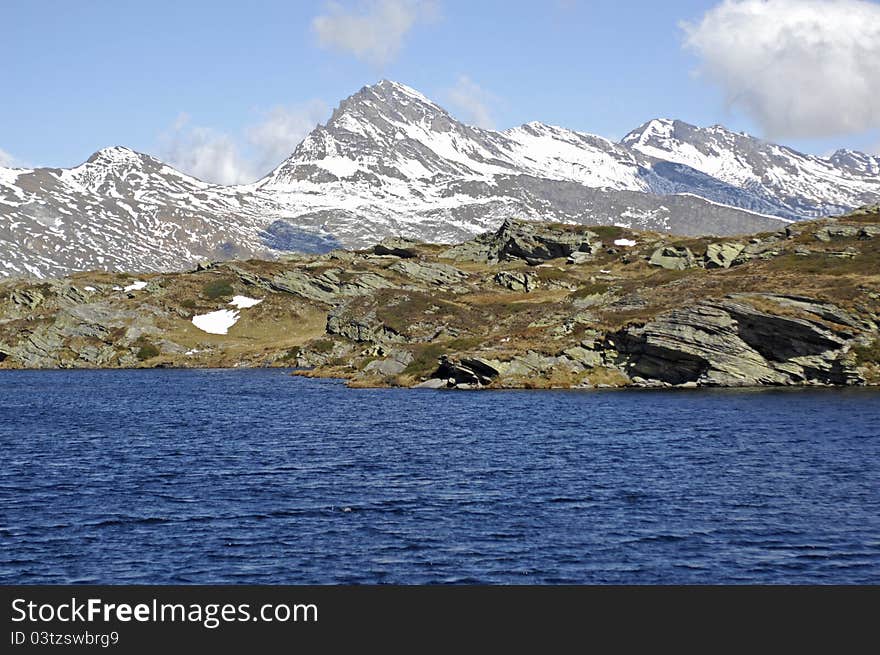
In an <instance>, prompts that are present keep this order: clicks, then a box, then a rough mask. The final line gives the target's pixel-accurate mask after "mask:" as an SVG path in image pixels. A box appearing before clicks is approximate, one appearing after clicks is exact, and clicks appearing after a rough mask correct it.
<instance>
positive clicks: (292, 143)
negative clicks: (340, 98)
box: [246, 100, 328, 174]
mask: <svg viewBox="0 0 880 655" xmlns="http://www.w3.org/2000/svg"><path fill="white" fill-rule="evenodd" d="M327 111H328V110H327V105H325V104H324V103H323V102H321V101H319V100H313V101H311V102H308V103H306V104H304V105H301V106H298V107H275V108H273V109H271V110H270V111H269V112H267V113H266V115H265V118H264V120H263V121H262V122H261V123H259V124H257V125H253V126H251V127H249V128H248V129H247V130H246V136H247V140H248V142H249V143H250V145H251V147H252V150H253V151H254V153H255V156H254V165H255V166H256V168H257V170H258V171H259V174H264V173H267V172H268V171H269V170H271V169H272V168H273V167H275V166H277V165H278V164H280V163H281V162H282V161H283V160H284V159H286V158H287V157H288V156H289V155H290V153H292V152H293V150H294V149H295V148H296V146H297V145H299V142H300V141H302V140H303V139H304V138H305V136H306V135H307V134H308V133H309V132H311V131H312V130H313V129H314V128H315V126H316V125H317V124H318V123H319V122H321V120H322V119H323V118H325V117H326V115H327Z"/></svg>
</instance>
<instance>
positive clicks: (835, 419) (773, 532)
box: [0, 370, 880, 583]
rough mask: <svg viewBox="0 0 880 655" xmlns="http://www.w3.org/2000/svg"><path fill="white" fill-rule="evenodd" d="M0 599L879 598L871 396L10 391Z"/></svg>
mask: <svg viewBox="0 0 880 655" xmlns="http://www.w3.org/2000/svg"><path fill="white" fill-rule="evenodd" d="M0 458H2V460H0V464H2V466H0V582H2V583H41V582H92V583H123V582H133V583H189V582H192V583H208V582H217V583H225V582H232V583H235V582H242V583H244V582H252V583H350V582H364V583H373V582H402V583H423V582H489V583H709V582H743V583H745V582H748V583H787V582H791V583H795V582H797V583H880V393H878V392H876V391H870V390H851V391H833V390H813V391H783V390H776V391H773V390H770V391H679V392H669V391H666V392H657V391H642V392H634V391H626V392H621V391H601V392H563V391H559V392H555V391H550V392H538V391H522V392H520V391H511V392H438V391H411V390H352V389H346V388H345V387H344V386H343V385H342V384H341V383H339V382H336V381H328V380H309V379H303V378H295V377H291V376H289V375H288V374H287V372H285V371H279V370H256V371H254V370H250V371H244V370H242V371H229V370H226V371H162V370H153V371H80V372H66V371H53V372H4V373H2V374H0Z"/></svg>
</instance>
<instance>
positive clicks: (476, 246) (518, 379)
mask: <svg viewBox="0 0 880 655" xmlns="http://www.w3.org/2000/svg"><path fill="white" fill-rule="evenodd" d="M237 366H239V367H240V366H248V367H255V366H279V367H294V368H298V369H301V370H298V371H297V374H299V375H308V376H315V377H339V378H344V379H346V380H347V381H348V383H349V384H350V385H351V386H358V387H390V386H403V387H422V388H426V387H427V388H456V389H476V388H591V387H630V386H633V387H685V388H687V387H697V386H720V387H747V386H768V385H772V386H801V385H810V386H813V385H833V386H852V385H876V384H880V210H878V208H877V207H871V208H863V209H862V210H858V211H856V212H853V213H852V214H849V215H846V216H842V217H838V218H833V219H823V220H818V221H811V222H804V223H793V224H791V225H789V226H788V227H786V228H785V229H783V230H780V231H777V232H773V233H762V234H754V235H745V236H743V237H740V238H735V237H725V238H723V239H720V238H713V237H701V238H679V237H674V236H671V235H667V234H658V233H651V232H638V231H634V230H630V229H626V228H621V227H609V226H596V227H585V226H582V225H559V224H543V223H533V222H525V221H512V220H508V221H505V223H504V224H503V225H502V226H501V227H500V228H499V229H498V230H496V231H495V232H492V233H487V234H485V235H482V236H480V237H477V238H476V239H473V240H471V241H467V242H465V243H462V244H459V245H456V246H451V247H450V246H442V245H435V244H421V243H416V242H413V241H408V240H405V239H388V240H385V241H383V242H382V243H380V244H377V245H376V246H374V247H373V248H370V249H368V250H363V251H354V252H353V251H342V250H340V251H333V252H331V253H328V254H324V255H302V256H291V257H289V258H287V259H285V260H283V261H275V262H268V261H259V260H249V261H235V262H216V263H205V264H201V265H199V266H198V267H196V268H195V269H194V270H191V271H188V272H182V273H162V274H155V273H151V274H146V275H142V276H136V275H131V274H125V273H114V272H88V273H77V274H74V275H72V276H70V277H68V278H64V279H57V280H46V281H34V280H21V279H19V280H9V281H4V282H2V283H0V368H37V369H43V368H137V367H181V368H192V367H237Z"/></svg>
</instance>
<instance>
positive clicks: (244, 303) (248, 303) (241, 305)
mask: <svg viewBox="0 0 880 655" xmlns="http://www.w3.org/2000/svg"><path fill="white" fill-rule="evenodd" d="M261 302H263V299H262V298H260V299H257V298H248V297H247V296H233V297H232V301H231V302H230V303H229V304H230V305H235V307H237V308H238V309H247V308H248V307H253V306H254V305H259V304H260V303H261Z"/></svg>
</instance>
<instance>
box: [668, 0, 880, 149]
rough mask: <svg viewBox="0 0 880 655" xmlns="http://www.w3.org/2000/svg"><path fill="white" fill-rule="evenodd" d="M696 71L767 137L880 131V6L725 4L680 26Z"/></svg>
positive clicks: (849, 2)
mask: <svg viewBox="0 0 880 655" xmlns="http://www.w3.org/2000/svg"><path fill="white" fill-rule="evenodd" d="M682 28H683V29H684V31H685V45H686V46H687V47H688V48H690V49H692V50H693V51H694V52H696V53H697V55H698V56H699V57H700V58H701V60H702V66H701V68H700V70H699V73H700V74H701V75H702V76H703V77H704V78H706V79H708V80H710V81H711V82H713V83H715V84H717V85H719V86H720V87H721V89H722V90H723V91H724V93H725V95H726V98H727V102H728V103H729V104H730V105H731V106H733V107H737V108H739V109H742V110H743V111H745V112H746V113H747V114H748V115H749V116H751V117H752V118H753V119H754V120H756V121H757V122H758V123H759V124H760V125H761V127H762V128H763V129H764V131H765V134H766V136H768V137H770V138H780V137H781V138H801V137H806V138H809V137H829V136H838V135H842V134H851V133H859V132H863V131H865V130H869V129H871V128H876V127H878V126H880V94H878V93H877V89H880V5H878V4H877V3H874V2H867V1H865V0H766V1H765V0H725V1H724V2H722V3H721V4H719V5H717V6H715V7H714V8H712V9H710V10H709V11H708V12H707V13H706V14H705V15H704V16H703V18H702V19H701V20H700V22H698V23H696V24H690V23H683V24H682Z"/></svg>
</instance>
